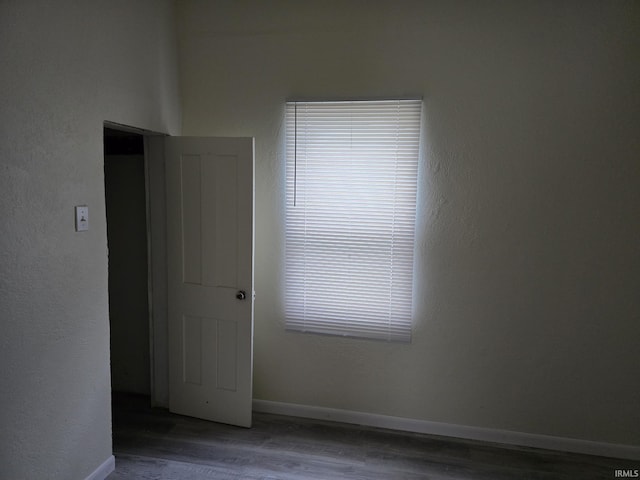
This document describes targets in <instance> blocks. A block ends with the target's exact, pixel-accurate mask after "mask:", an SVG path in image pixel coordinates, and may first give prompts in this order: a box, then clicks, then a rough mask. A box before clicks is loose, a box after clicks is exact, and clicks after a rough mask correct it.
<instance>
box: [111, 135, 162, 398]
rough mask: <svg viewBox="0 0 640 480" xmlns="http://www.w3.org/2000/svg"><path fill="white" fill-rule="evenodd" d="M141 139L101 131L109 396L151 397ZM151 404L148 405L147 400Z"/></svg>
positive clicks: (143, 161) (147, 262)
mask: <svg viewBox="0 0 640 480" xmlns="http://www.w3.org/2000/svg"><path fill="white" fill-rule="evenodd" d="M144 145H145V142H144V136H143V135H141V134H139V133H135V132H129V131H121V130H117V129H113V128H108V127H105V128H104V179H105V180H104V181H105V201H106V217H107V244H108V252H109V323H110V328H111V340H110V341H111V345H110V346H111V390H112V393H113V394H114V395H120V396H144V397H147V398H149V399H150V395H151V389H152V386H151V351H150V350H151V346H150V343H151V342H150V338H151V337H150V307H149V291H150V290H149V284H150V282H149V236H148V215H147V210H148V209H147V182H146V167H145V147H144ZM149 402H150V400H149Z"/></svg>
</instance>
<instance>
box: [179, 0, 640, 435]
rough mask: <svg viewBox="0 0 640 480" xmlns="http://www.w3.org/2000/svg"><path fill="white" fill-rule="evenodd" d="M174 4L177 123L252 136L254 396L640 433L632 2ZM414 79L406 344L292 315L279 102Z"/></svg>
mask: <svg viewBox="0 0 640 480" xmlns="http://www.w3.org/2000/svg"><path fill="white" fill-rule="evenodd" d="M179 5H180V7H179V16H180V23H179V40H180V49H179V54H180V71H181V85H182V98H183V112H184V124H183V127H184V133H185V134H186V135H241V136H245V135H252V136H255V137H256V176H257V178H256V195H257V198H256V305H255V308H256V310H255V390H254V392H255V395H256V397H257V398H261V399H267V400H274V401H283V402H292V403H300V404H307V405H319V406H324V407H335V408H343V409H352V410H359V411H364V412H371V413H379V414H387V415H397V416H401V417H409V418H415V419H423V420H431V421H438V422H448V423H453V424H462V425H471V426H479V427H488V428H498V429H507V430H514V431H520V432H530V433H539V434H548V435H557V436H563V437H573V438H579V439H588V440H594V441H602V442H613V443H622V444H635V445H638V444H640V433H639V430H638V429H637V428H636V427H637V425H639V424H640V410H638V405H639V404H640V385H639V384H638V379H639V378H640V348H638V346H639V345H640V328H639V327H638V325H639V321H640V295H638V292H640V248H639V245H640V222H639V221H638V218H640V188H639V186H640V161H639V158H640V140H639V139H640V136H639V135H638V132H639V131H640V86H639V79H640V57H639V55H640V37H639V35H640V29H639V28H638V25H640V8H639V4H638V3H637V2H625V1H619V2H607V1H602V2H517V1H515V2H514V1H494V2H471V1H469V2H464V1H463V2H460V1H457V2H448V1H447V2H445V1H443V2H424V1H408V0H394V1H379V2H370V1H364V0H360V1H358V0H351V1H344V0H340V1H338V0H334V1H322V2H320V1H305V2H300V1H294V0H288V1H285V0H283V1H273V2H261V1H257V0H256V1H230V0H229V1H218V2H203V1H196V0H193V1H188V0H187V1H183V2H180V3H179ZM402 94H421V95H423V96H424V99H425V101H424V107H425V124H424V140H425V148H424V152H423V159H422V164H421V171H420V189H421V192H420V198H419V218H418V239H419V243H418V245H417V255H418V257H417V281H416V287H415V294H416V295H415V309H416V318H415V325H414V338H413V342H412V343H411V344H410V345H401V344H386V343H376V342H370V341H359V340H346V339H339V338H332V337H322V336H314V335H305V334H296V333H287V332H285V330H284V318H283V307H282V300H281V299H282V296H283V291H282V287H281V285H282V264H283V238H282V232H283V209H284V204H283V190H284V186H283V164H284V162H283V158H282V148H281V143H280V140H279V139H281V134H282V119H283V106H284V101H285V99H286V98H288V97H292V96H305V97H314V96H317V97H335V96H338V97H345V96H347V97H348V96H373V97H377V96H384V95H402ZM274 279H275V280H276V281H274ZM278 279H279V280H280V281H277V280H278Z"/></svg>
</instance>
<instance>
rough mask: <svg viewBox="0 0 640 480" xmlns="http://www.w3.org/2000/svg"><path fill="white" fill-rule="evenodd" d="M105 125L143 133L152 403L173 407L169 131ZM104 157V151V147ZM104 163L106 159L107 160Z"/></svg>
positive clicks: (113, 128)
mask: <svg viewBox="0 0 640 480" xmlns="http://www.w3.org/2000/svg"><path fill="white" fill-rule="evenodd" d="M104 128H109V129H112V130H119V131H122V132H128V133H135V134H138V135H142V137H143V145H144V177H145V185H144V188H145V204H146V205H145V209H146V218H147V222H146V224H147V225H146V227H147V238H146V241H147V305H148V311H149V318H148V322H149V373H150V378H149V388H150V396H151V406H158V407H167V408H168V406H169V367H168V361H169V348H168V323H167V269H166V267H167V264H166V216H165V212H166V209H165V172H164V142H163V138H164V137H166V136H168V134H166V133H161V132H155V131H152V130H146V129H142V128H137V127H132V126H130V125H125V124H122V123H117V122H112V121H107V120H105V121H104V122H103V132H102V135H103V138H104ZM103 157H104V150H103ZM103 162H104V160H103Z"/></svg>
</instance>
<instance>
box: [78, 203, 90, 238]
mask: <svg viewBox="0 0 640 480" xmlns="http://www.w3.org/2000/svg"><path fill="white" fill-rule="evenodd" d="M85 230H89V207H87V206H86V205H77V206H76V232H84V231H85Z"/></svg>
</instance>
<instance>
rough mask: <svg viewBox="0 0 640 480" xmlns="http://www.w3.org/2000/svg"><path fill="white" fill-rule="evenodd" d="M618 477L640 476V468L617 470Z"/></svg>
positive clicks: (615, 473)
mask: <svg viewBox="0 0 640 480" xmlns="http://www.w3.org/2000/svg"><path fill="white" fill-rule="evenodd" d="M614 476H615V477H616V478H639V477H640V471H639V470H616V471H615V472H614Z"/></svg>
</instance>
